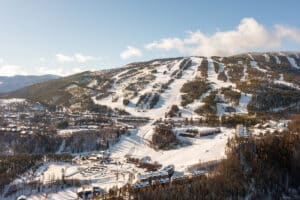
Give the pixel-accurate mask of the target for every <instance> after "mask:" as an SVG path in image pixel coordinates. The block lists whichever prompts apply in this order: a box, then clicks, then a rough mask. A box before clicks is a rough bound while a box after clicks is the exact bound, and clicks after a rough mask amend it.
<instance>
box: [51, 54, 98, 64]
mask: <svg viewBox="0 0 300 200" xmlns="http://www.w3.org/2000/svg"><path fill="white" fill-rule="evenodd" d="M56 59H57V61H58V62H61V63H66V62H78V63H85V62H88V61H91V60H94V59H95V57H93V56H87V55H82V54H80V53H76V54H74V55H70V56H69V55H64V54H56Z"/></svg>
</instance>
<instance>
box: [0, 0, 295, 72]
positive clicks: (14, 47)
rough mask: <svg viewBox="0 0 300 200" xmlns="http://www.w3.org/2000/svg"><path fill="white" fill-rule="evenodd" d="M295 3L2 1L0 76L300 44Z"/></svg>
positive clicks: (291, 1) (227, 1) (273, 49)
mask: <svg viewBox="0 0 300 200" xmlns="http://www.w3.org/2000/svg"><path fill="white" fill-rule="evenodd" d="M299 7H300V1H297V0H289V1H274V0H273V1H271V0H269V1H268V0H265V1H258V0H252V1H241V0H240V1H238V0H236V1H230V0H219V1H213V0H210V1H189V0H185V1H176V0H173V1H170V0H169V1H164V0H160V1H159V0H151V1H147V0H136V1H134V0H131V1H130V0H128V1H122V0H119V1H115V0H110V1H100V0H98V1H96V0H95V1H93V0H87V1H84V0H81V1H79V0H72V1H71V0H47V1H46V0H45V1H41V0H26V1H24V0H18V1H17V0H0V26H1V31H0V75H14V74H45V73H54V74H60V75H66V74H71V73H75V72H79V71H83V70H97V69H103V68H110V67H117V66H122V65H124V64H126V63H129V62H133V61H140V60H149V59H153V58H160V57H174V56H185V55H207V56H210V55H231V54H235V53H240V52H247V51H278V50H289V51H298V50H300V20H299Z"/></svg>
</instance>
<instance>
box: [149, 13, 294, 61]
mask: <svg viewBox="0 0 300 200" xmlns="http://www.w3.org/2000/svg"><path fill="white" fill-rule="evenodd" d="M283 38H287V39H289V40H291V41H293V42H297V43H300V30H299V29H296V28H291V27H287V26H284V25H274V27H273V29H272V30H268V29H267V28H266V27H264V26H263V25H262V24H260V23H258V22H257V21H256V20H255V19H254V18H244V19H242V20H241V22H240V23H239V24H238V26H237V27H236V28H235V29H233V30H228V31H217V32H215V33H213V34H211V35H209V34H205V33H203V32H201V31H196V32H188V36H187V37H185V38H164V39H161V40H159V41H154V42H151V43H149V44H146V45H145V48H146V49H148V50H154V49H160V50H164V51H169V50H177V51H179V52H180V53H184V54H189V55H204V56H211V55H223V56H226V55H231V54H235V53H240V52H247V51H255V50H276V49H279V48H280V47H281V42H282V39H283Z"/></svg>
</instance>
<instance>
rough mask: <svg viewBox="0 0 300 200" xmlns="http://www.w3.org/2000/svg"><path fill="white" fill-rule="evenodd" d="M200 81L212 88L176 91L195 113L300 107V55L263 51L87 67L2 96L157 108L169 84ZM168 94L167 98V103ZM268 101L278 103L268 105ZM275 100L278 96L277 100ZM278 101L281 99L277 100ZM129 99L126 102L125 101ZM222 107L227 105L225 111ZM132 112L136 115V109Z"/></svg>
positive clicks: (68, 103)
mask: <svg viewBox="0 0 300 200" xmlns="http://www.w3.org/2000/svg"><path fill="white" fill-rule="evenodd" d="M191 68H192V71H189V70H190V69H191ZM187 73H188V74H190V75H189V76H190V77H188V78H186V79H185V78H184V75H185V74H187ZM196 79H201V80H205V81H206V82H207V84H208V85H210V89H208V91H209V92H207V93H203V94H202V93H201V95H202V96H198V97H192V96H189V94H188V93H185V92H182V91H177V90H176V92H177V93H180V96H177V97H176V98H177V99H176V101H175V102H174V103H175V104H177V105H181V106H182V109H183V108H185V107H188V108H189V109H190V111H191V112H194V113H195V114H197V112H196V111H198V114H199V113H201V112H208V111H210V112H212V113H214V114H219V113H224V109H226V110H227V109H229V110H230V107H233V108H235V110H236V111H237V112H239V111H241V109H242V110H243V112H246V111H247V112H248V111H250V112H260V111H262V112H271V111H272V110H274V111H275V110H280V109H283V110H285V108H291V105H295V106H296V107H297V109H298V107H299V94H298V93H299V88H300V53H294V52H263V53H243V54H237V55H233V56H227V57H220V56H211V57H204V56H190V57H176V58H162V59H153V60H149V61H142V62H134V63H129V64H127V65H125V66H124V67H120V68H113V69H106V70H100V71H95V72H90V71H87V72H82V73H79V74H74V75H71V76H67V77H62V78H59V79H55V80H50V81H47V82H43V83H37V84H34V85H32V86H28V87H25V88H22V89H19V90H16V91H13V92H9V93H6V94H5V95H2V98H12V97H14V98H27V99H30V100H34V101H39V102H43V103H46V104H52V105H62V106H65V107H68V108H70V109H74V110H76V109H81V108H83V109H90V108H91V107H93V105H95V104H96V105H97V104H99V105H106V106H108V107H121V108H123V109H125V110H132V109H131V107H134V108H136V109H140V108H141V109H144V110H151V109H152V108H154V109H155V107H157V106H158V107H159V102H160V101H162V98H161V96H163V95H164V93H165V92H166V90H168V88H170V85H172V84H175V85H176V84H178V83H180V85H178V87H180V88H181V87H183V85H185V84H188V82H190V81H194V80H196ZM177 82H178V83H177ZM196 85H197V83H196ZM187 87H189V86H187ZM180 88H179V89H180ZM212 92H213V93H212ZM199 94H200V93H199ZM247 94H248V96H247ZM203 95H204V96H203ZM212 95H213V96H212ZM249 95H251V96H253V95H254V96H253V97H254V98H252V97H251V99H250V97H249ZM207 96H208V97H207ZM206 97H207V98H211V99H213V98H219V99H221V100H220V102H213V101H215V100H213V101H212V100H210V102H208V103H207V102H206V103H205V102H203V100H204V101H208V99H205V98H206ZM166 98H168V97H166ZM166 98H164V99H163V100H164V101H167V100H166ZM246 98H248V100H247V103H245V104H247V105H244V106H242V107H243V108H242V107H241V105H234V102H235V104H237V103H239V104H240V102H239V101H244V100H245V99H246ZM277 98H279V99H277ZM182 99H185V100H187V104H185V105H183V104H182V102H181V101H182ZM264 99H268V101H271V102H272V104H274V105H276V106H271V105H268V106H264V105H265V104H266V103H267V104H269V103H268V102H265V101H264ZM274 99H277V100H276V102H275V100H274ZM155 101H157V102H155ZM222 101H224V102H226V103H222ZM280 101H282V102H283V103H278V102H280ZM126 103H128V105H125V104H126ZM156 104H157V105H156ZM200 106H202V107H201V108H200ZM295 106H292V108H295ZM220 107H223V111H221V110H222V109H221V108H220ZM231 110H233V109H231ZM132 113H134V114H137V113H136V112H134V111H133V112H132Z"/></svg>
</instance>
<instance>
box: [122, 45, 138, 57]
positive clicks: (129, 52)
mask: <svg viewBox="0 0 300 200" xmlns="http://www.w3.org/2000/svg"><path fill="white" fill-rule="evenodd" d="M142 55H143V54H142V52H141V50H140V49H138V48H135V47H131V46H128V47H127V49H126V50H124V51H123V52H122V53H121V54H120V57H121V58H122V59H124V60H126V59H129V58H133V57H141V56H142Z"/></svg>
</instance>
